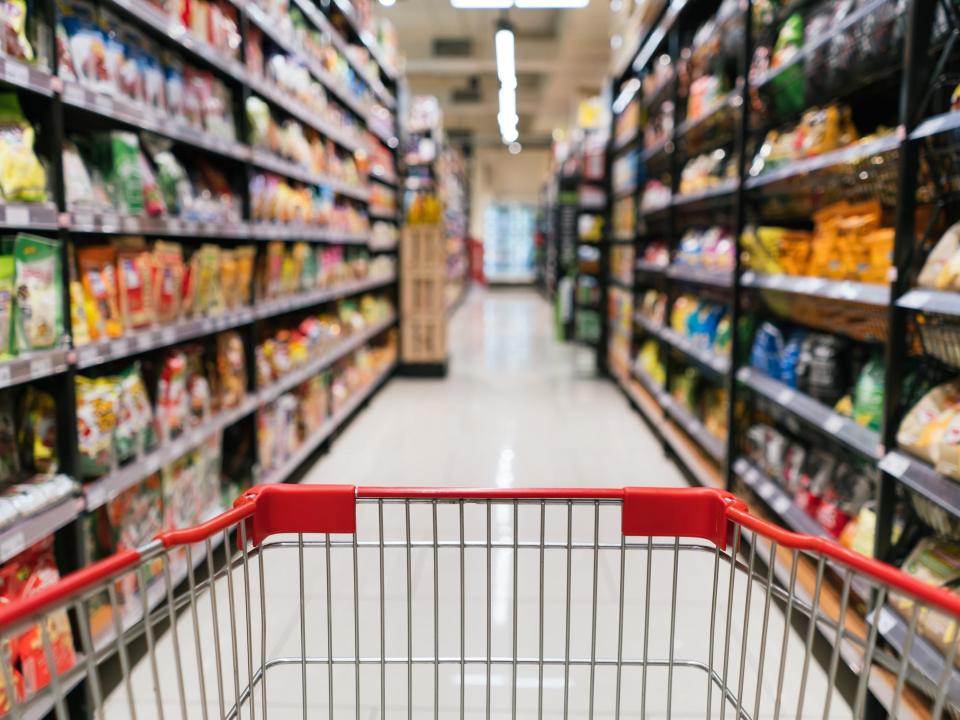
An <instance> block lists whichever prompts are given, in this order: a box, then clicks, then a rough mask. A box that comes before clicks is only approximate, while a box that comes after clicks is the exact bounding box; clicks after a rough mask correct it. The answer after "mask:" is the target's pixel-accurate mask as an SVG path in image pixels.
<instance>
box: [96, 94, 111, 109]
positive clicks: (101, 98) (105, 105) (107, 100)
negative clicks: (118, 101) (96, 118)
mask: <svg viewBox="0 0 960 720" xmlns="http://www.w3.org/2000/svg"><path fill="white" fill-rule="evenodd" d="M93 104H94V105H96V106H97V108H98V109H100V110H103V111H104V112H108V113H112V112H113V98H111V97H109V96H107V95H100V94H98V95H96V96H95V97H94V99H93Z"/></svg>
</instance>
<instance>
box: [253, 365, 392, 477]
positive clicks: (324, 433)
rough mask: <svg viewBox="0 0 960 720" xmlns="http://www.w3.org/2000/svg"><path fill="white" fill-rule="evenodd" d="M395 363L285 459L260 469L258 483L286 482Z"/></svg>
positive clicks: (390, 371)
mask: <svg viewBox="0 0 960 720" xmlns="http://www.w3.org/2000/svg"><path fill="white" fill-rule="evenodd" d="M395 367H396V365H395V364H394V365H390V366H389V367H388V368H386V369H385V370H384V371H383V372H381V373H380V375H379V376H377V378H376V379H374V380H373V381H372V382H371V383H370V384H369V385H368V386H367V387H365V388H364V389H363V390H361V391H360V392H358V393H356V394H355V395H354V396H353V397H352V398H350V399H349V400H348V401H347V404H346V405H344V407H342V408H341V409H340V411H339V412H337V413H335V414H334V415H332V416H330V418H328V419H327V422H326V424H325V425H324V426H323V428H321V429H320V431H319V432H316V433H314V434H312V435H311V436H310V438H309V439H308V440H307V441H306V442H305V443H304V444H303V445H301V446H300V447H299V448H298V449H297V450H296V451H295V452H294V453H293V454H292V455H291V456H290V457H289V458H287V460H285V461H284V462H282V463H281V464H280V465H278V466H277V467H275V468H270V469H268V470H265V471H262V472H261V473H259V474H258V476H257V484H258V485H274V484H276V483H282V482H286V480H287V479H288V478H289V477H290V476H291V475H292V474H293V473H294V472H295V471H296V470H297V468H298V467H300V466H301V465H302V464H303V463H304V461H305V460H306V459H307V458H309V457H310V456H311V455H312V454H313V453H314V451H315V450H316V449H317V448H318V447H320V446H321V445H322V444H323V443H324V441H325V440H326V439H327V438H329V437H330V436H331V435H332V434H333V433H334V432H335V431H336V430H337V429H338V428H339V427H340V426H341V425H343V423H344V422H346V421H347V420H348V419H349V418H350V416H351V415H353V413H354V412H355V411H356V410H357V408H359V407H360V406H361V405H362V404H363V403H364V402H365V401H366V400H367V399H368V398H369V397H370V396H372V395H373V394H374V393H375V392H376V391H377V390H378V389H379V388H380V386H381V385H382V384H383V383H384V382H385V381H386V380H387V378H389V377H390V375H391V374H392V373H393V370H394V368H395Z"/></svg>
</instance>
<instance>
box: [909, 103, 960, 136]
mask: <svg viewBox="0 0 960 720" xmlns="http://www.w3.org/2000/svg"><path fill="white" fill-rule="evenodd" d="M958 128H960V111H957V110H953V111H951V112H947V113H943V114H942V115H934V116H933V117H931V118H927V119H926V120H924V121H923V122H922V123H920V124H919V125H917V127H915V128H914V129H913V132H912V133H910V139H911V140H922V139H923V138H927V137H930V136H932V135H939V134H940V133H945V132H949V131H951V130H956V129H958Z"/></svg>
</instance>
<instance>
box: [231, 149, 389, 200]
mask: <svg viewBox="0 0 960 720" xmlns="http://www.w3.org/2000/svg"><path fill="white" fill-rule="evenodd" d="M250 160H251V162H252V163H253V164H254V165H257V166H258V167H261V168H263V169H264V170H270V171H271V172H275V173H277V174H279V175H283V176H285V177H288V178H292V179H293V180H299V181H300V182H302V183H306V184H307V185H315V186H320V187H326V188H330V189H331V190H332V191H333V192H335V193H337V194H340V195H346V196H347V197H351V198H354V199H357V200H363V201H366V200H367V199H368V198H369V197H370V191H369V190H368V189H367V188H363V187H356V186H352V185H348V184H346V183H344V182H341V181H340V180H337V179H335V178H331V177H328V176H327V175H323V174H322V173H315V172H312V171H311V170H309V169H308V168H305V167H303V166H302V165H300V164H299V163H295V162H293V161H291V160H287V159H286V158H282V157H278V156H277V155H274V154H273V153H270V152H266V151H264V150H259V149H257V148H254V149H253V150H252V151H251V154H250Z"/></svg>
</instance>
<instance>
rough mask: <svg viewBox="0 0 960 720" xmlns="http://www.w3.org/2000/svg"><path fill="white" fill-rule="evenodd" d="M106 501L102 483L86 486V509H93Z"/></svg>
mask: <svg viewBox="0 0 960 720" xmlns="http://www.w3.org/2000/svg"><path fill="white" fill-rule="evenodd" d="M106 501H107V490H106V488H104V487H103V485H93V486H92V487H89V488H87V510H94V509H96V508H98V507H100V506H101V505H103V504H104V503H105V502H106Z"/></svg>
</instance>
